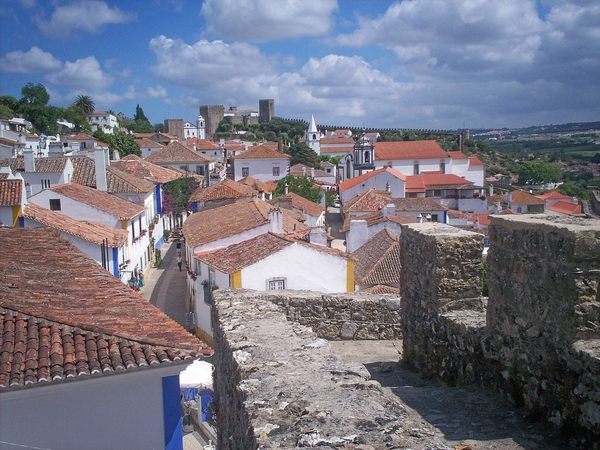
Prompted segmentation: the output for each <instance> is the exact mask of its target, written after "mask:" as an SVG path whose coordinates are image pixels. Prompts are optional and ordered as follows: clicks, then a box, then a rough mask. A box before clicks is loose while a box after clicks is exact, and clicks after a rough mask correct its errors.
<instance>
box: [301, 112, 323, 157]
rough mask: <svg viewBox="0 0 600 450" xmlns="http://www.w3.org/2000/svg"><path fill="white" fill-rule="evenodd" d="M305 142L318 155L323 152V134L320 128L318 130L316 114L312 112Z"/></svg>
mask: <svg viewBox="0 0 600 450" xmlns="http://www.w3.org/2000/svg"><path fill="white" fill-rule="evenodd" d="M304 142H305V143H306V145H308V146H309V147H310V148H312V149H313V150H314V152H315V153H316V154H317V155H320V154H321V135H320V133H319V130H317V125H316V123H315V116H314V115H312V114H311V115H310V124H309V125H308V128H307V130H306V134H305V135H304Z"/></svg>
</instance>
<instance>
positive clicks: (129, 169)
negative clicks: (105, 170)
mask: <svg viewBox="0 0 600 450" xmlns="http://www.w3.org/2000/svg"><path fill="white" fill-rule="evenodd" d="M110 167H114V168H116V169H118V170H120V171H121V172H125V173H128V174H130V175H133V176H134V177H136V178H139V179H141V180H144V181H147V182H148V183H151V184H152V187H154V184H157V183H161V184H162V183H168V182H169V181H173V180H175V179H177V178H181V177H182V176H183V175H182V174H181V172H176V171H174V170H172V169H170V168H168V167H161V166H157V165H156V164H152V163H151V162H150V161H147V160H145V159H143V158H140V157H139V156H137V155H127V156H125V157H123V158H121V159H120V160H118V161H111V163H110Z"/></svg>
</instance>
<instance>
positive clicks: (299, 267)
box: [191, 232, 354, 343]
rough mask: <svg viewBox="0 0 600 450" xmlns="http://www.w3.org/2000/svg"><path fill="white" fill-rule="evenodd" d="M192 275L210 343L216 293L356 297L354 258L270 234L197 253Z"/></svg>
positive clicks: (199, 325) (199, 328) (201, 327)
mask: <svg viewBox="0 0 600 450" xmlns="http://www.w3.org/2000/svg"><path fill="white" fill-rule="evenodd" d="M191 270H193V271H194V275H195V277H196V280H195V282H194V284H195V285H194V289H195V291H196V296H195V298H196V304H195V307H194V312H195V316H196V317H195V318H196V332H197V335H198V336H199V337H200V338H202V339H203V340H205V341H206V342H208V343H211V342H212V336H213V330H212V326H211V319H210V317H211V316H210V313H211V307H212V292H213V290H215V289H224V288H238V289H239V288H243V289H254V290H257V291H268V290H284V289H291V290H307V291H318V292H325V293H333V292H352V291H354V258H353V257H352V256H350V255H348V254H347V253H345V252H342V251H340V250H337V249H332V248H329V247H325V246H321V245H315V244H310V243H308V242H305V241H301V240H296V239H290V238H287V237H285V236H282V235H279V234H275V233H270V232H269V233H265V234H261V235H259V236H256V237H254V238H252V239H249V240H246V241H243V242H240V243H238V244H233V245H230V246H228V247H226V248H221V249H218V250H212V251H205V252H199V253H196V254H194V258H193V261H192V267H191Z"/></svg>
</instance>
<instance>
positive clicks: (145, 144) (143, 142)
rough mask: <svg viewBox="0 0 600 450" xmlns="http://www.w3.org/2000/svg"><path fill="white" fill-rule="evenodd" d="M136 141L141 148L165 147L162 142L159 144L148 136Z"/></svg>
mask: <svg viewBox="0 0 600 450" xmlns="http://www.w3.org/2000/svg"><path fill="white" fill-rule="evenodd" d="M135 142H137V143H138V145H139V146H140V148H158V149H161V148H163V145H162V144H159V143H158V142H154V141H153V140H152V139H148V138H147V137H143V138H140V139H136V140H135Z"/></svg>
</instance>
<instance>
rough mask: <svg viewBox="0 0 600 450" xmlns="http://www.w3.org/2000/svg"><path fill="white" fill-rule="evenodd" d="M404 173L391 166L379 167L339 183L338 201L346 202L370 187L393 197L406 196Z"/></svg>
mask: <svg viewBox="0 0 600 450" xmlns="http://www.w3.org/2000/svg"><path fill="white" fill-rule="evenodd" d="M406 180H407V177H406V175H404V174H402V173H400V172H399V171H397V170H396V169H393V168H392V167H381V168H379V169H376V170H373V171H371V172H367V173H364V174H362V175H360V176H358V177H354V178H350V179H347V180H346V181H344V182H342V183H340V184H339V186H338V187H339V191H340V201H341V202H342V203H346V202H348V201H350V200H352V199H353V198H354V197H356V196H358V195H360V194H363V193H365V192H367V191H369V190H371V189H375V190H378V191H386V192H390V194H391V196H392V197H393V198H403V197H406Z"/></svg>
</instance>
